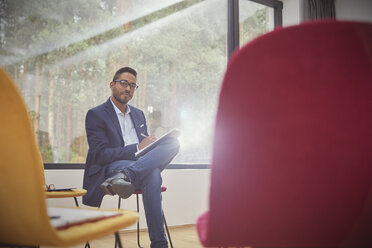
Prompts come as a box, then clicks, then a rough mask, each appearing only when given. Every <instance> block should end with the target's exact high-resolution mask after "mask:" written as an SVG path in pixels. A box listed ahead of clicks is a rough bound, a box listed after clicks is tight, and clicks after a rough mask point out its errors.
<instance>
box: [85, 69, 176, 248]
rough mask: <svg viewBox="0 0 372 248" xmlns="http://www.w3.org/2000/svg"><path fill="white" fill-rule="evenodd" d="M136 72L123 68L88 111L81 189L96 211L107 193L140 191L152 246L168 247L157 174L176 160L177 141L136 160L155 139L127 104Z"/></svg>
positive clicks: (126, 194)
mask: <svg viewBox="0 0 372 248" xmlns="http://www.w3.org/2000/svg"><path fill="white" fill-rule="evenodd" d="M136 82H137V72H136V71H135V70H134V69H132V68H130V67H124V68H121V69H119V70H118V71H117V72H116V73H115V75H114V78H113V80H112V82H110V88H111V97H110V98H109V99H108V100H107V101H106V102H105V103H103V104H102V105H99V106H97V107H95V108H93V109H90V110H89V111H88V113H87V116H86V120H85V128H86V133H87V138H88V144H89V151H88V155H87V160H86V165H85V172H84V183H83V187H84V188H85V189H87V191H88V192H87V194H86V195H85V196H84V197H83V203H84V204H86V205H90V206H94V207H99V206H100V205H101V201H102V198H103V196H104V195H105V194H109V195H115V194H118V195H119V196H120V197H122V198H124V199H125V198H128V197H129V196H130V195H131V194H132V193H133V192H134V189H141V190H142V198H143V205H144V209H145V214H146V221H147V226H148V230H149V236H150V240H151V247H168V244H167V239H166V236H165V232H164V224H163V215H162V207H161V184H162V178H161V174H160V173H161V172H162V171H163V169H164V168H165V167H166V166H167V165H168V164H169V163H170V162H171V160H172V159H173V158H174V156H176V154H177V153H178V150H179V143H178V141H177V139H175V138H167V139H165V140H164V141H162V142H160V144H159V145H157V146H156V147H155V148H154V149H153V150H151V151H150V152H148V153H146V154H145V155H144V156H143V157H140V158H139V159H137V158H136V157H135V155H134V153H135V152H137V151H138V150H140V149H142V148H143V147H145V146H146V145H148V144H150V143H152V142H154V141H155V140H156V138H155V136H153V135H150V136H149V135H148V133H147V125H146V119H145V116H144V114H143V112H142V111H141V110H139V109H137V108H135V107H133V106H130V105H128V102H129V101H130V100H131V99H132V97H133V95H134V92H135V90H136V89H137V88H138V86H137V84H136Z"/></svg>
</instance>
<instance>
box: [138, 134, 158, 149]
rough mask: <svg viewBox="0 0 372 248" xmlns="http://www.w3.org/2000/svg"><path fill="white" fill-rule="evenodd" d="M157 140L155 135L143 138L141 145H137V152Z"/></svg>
mask: <svg viewBox="0 0 372 248" xmlns="http://www.w3.org/2000/svg"><path fill="white" fill-rule="evenodd" d="M155 140H157V138H156V137H155V135H153V134H151V135H150V136H147V137H145V138H144V139H143V140H142V141H141V143H139V144H138V150H142V148H144V147H146V146H148V145H149V144H151V143H153V142H154V141H155Z"/></svg>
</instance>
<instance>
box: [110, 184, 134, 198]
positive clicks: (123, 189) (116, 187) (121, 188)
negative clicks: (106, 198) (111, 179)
mask: <svg viewBox="0 0 372 248" xmlns="http://www.w3.org/2000/svg"><path fill="white" fill-rule="evenodd" d="M111 186H112V190H113V191H114V192H115V193H116V194H118V195H119V196H120V197H121V198H123V199H127V198H129V197H130V196H131V195H132V194H133V193H134V186H133V185H132V184H126V185H125V184H115V183H114V184H112V185H111Z"/></svg>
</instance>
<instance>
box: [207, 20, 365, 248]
mask: <svg viewBox="0 0 372 248" xmlns="http://www.w3.org/2000/svg"><path fill="white" fill-rule="evenodd" d="M371 149H372V24H367V23H354V22H336V21H325V22H314V23H305V24H302V25H299V26H294V27H288V28H283V29H279V30H276V31H273V32H271V33H269V34H267V35H263V36H261V37H260V38H258V39H256V40H254V41H253V42H251V43H249V44H247V45H246V46H245V47H244V48H242V49H241V50H240V51H239V52H237V53H235V54H234V56H233V58H232V59H231V60H230V62H229V65H228V68H227V71H226V74H225V78H224V82H223V86H222V89H221V93H220V100H219V106H218V113H217V120H216V131H215V141H214V151H213V152H214V155H213V160H212V165H211V170H212V172H211V174H212V175H211V189H210V210H209V216H208V219H209V222H208V228H207V233H208V234H207V235H208V237H207V240H208V241H207V245H208V246H239V247H241V246H252V247H320V246H324V247H330V246H332V247H337V246H355V247H356V246H358V247H361V246H362V245H366V244H369V245H371V243H372V238H371V237H372V235H371V230H372V186H371V185H372V151H371ZM363 247H366V246H363ZM368 247H372V246H368Z"/></svg>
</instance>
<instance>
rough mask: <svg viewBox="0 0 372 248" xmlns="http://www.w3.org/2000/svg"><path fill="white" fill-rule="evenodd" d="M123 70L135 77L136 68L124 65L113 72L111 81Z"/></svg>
mask: <svg viewBox="0 0 372 248" xmlns="http://www.w3.org/2000/svg"><path fill="white" fill-rule="evenodd" d="M124 72H129V73H130V74H132V75H133V76H134V77H136V78H137V72H136V70H135V69H133V68H130V67H128V66H126V67H123V68H120V69H119V70H117V72H115V75H114V78H113V79H112V81H114V80H116V79H118V77H119V76H120V75H121V74H122V73H124Z"/></svg>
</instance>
